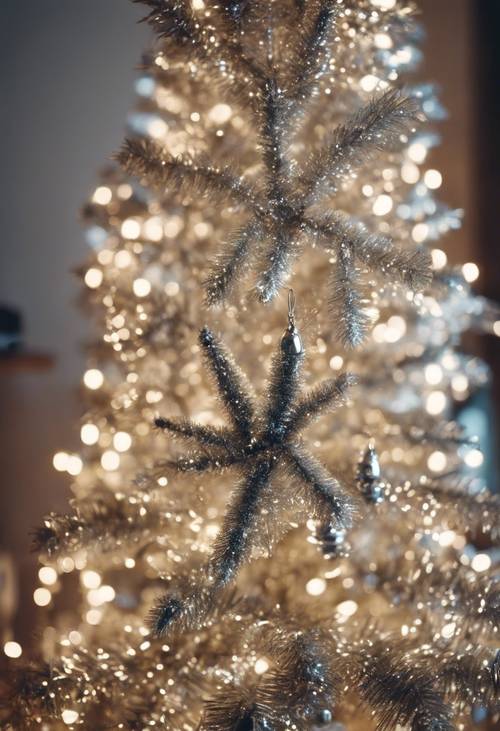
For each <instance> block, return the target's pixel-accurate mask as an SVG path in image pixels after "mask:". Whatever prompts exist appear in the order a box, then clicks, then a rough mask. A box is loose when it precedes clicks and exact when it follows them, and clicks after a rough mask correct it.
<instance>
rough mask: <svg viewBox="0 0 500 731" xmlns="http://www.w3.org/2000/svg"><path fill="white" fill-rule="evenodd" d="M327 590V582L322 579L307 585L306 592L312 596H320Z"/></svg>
mask: <svg viewBox="0 0 500 731" xmlns="http://www.w3.org/2000/svg"><path fill="white" fill-rule="evenodd" d="M325 589H326V581H325V580H324V579H321V578H319V577H318V578H315V579H310V580H309V581H308V582H307V584H306V591H307V593H308V594H310V595H311V596H319V595H320V594H323V592H324V591H325Z"/></svg>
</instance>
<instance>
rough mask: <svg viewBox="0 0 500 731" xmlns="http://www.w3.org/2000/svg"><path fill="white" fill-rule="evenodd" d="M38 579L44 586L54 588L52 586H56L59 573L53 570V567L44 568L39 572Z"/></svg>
mask: <svg viewBox="0 0 500 731" xmlns="http://www.w3.org/2000/svg"><path fill="white" fill-rule="evenodd" d="M38 577H39V579H40V581H41V582H42V584H47V586H52V584H55V583H56V581H57V571H56V570H55V569H53V568H52V566H42V568H41V569H40V570H39V572H38Z"/></svg>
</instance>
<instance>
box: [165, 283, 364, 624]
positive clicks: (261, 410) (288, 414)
mask: <svg viewBox="0 0 500 731" xmlns="http://www.w3.org/2000/svg"><path fill="white" fill-rule="evenodd" d="M199 341H200V344H201V347H202V349H203V352H204V354H205V360H206V363H207V366H208V368H209V370H210V371H211V373H212V375H213V377H214V380H215V383H216V385H217V390H218V392H219V397H220V401H221V403H222V405H223V407H224V410H225V411H226V413H227V416H228V418H229V420H230V422H231V424H230V426H228V427H222V428H218V427H212V426H205V425H200V424H197V423H194V422H192V421H189V420H184V419H171V418H162V417H160V418H157V419H156V420H155V423H156V426H157V427H159V428H160V429H164V430H165V431H168V432H170V433H171V434H174V435H176V436H178V437H181V438H182V439H185V440H186V441H190V442H194V443H195V444H196V445H197V448H196V449H195V450H194V451H192V452H189V453H188V454H186V455H185V456H181V457H180V458H178V459H177V460H175V461H173V462H171V463H170V466H171V467H172V468H174V469H175V470H177V471H179V472H205V471H207V470H212V471H216V470H222V469H225V468H232V469H234V470H235V471H237V472H239V473H240V475H241V476H242V478H241V481H240V483H239V484H238V485H237V487H236V489H235V490H234V493H233V495H232V496H231V498H230V501H229V506H228V509H227V512H226V515H225V517H224V520H223V523H222V526H221V528H220V531H219V533H218V536H217V537H216V540H215V545H214V548H213V552H212V555H211V557H210V559H209V562H208V567H207V571H206V576H207V584H206V587H205V589H200V588H193V590H192V591H191V590H189V591H188V596H187V597H173V596H171V595H167V596H166V597H164V598H162V599H161V600H160V602H159V603H158V606H157V608H156V610H155V612H154V614H153V626H154V630H155V632H156V633H158V634H162V633H164V632H165V631H166V630H167V629H168V628H169V626H170V625H171V624H172V623H173V622H174V621H175V620H181V621H182V622H183V623H184V624H185V625H186V626H192V625H193V624H195V623H196V621H197V620H198V619H199V618H200V616H203V615H204V614H205V613H206V612H207V611H208V609H209V607H210V601H211V599H212V598H213V597H214V596H215V594H216V593H217V592H218V591H219V590H221V589H222V588H223V587H224V586H226V585H227V584H228V583H229V582H231V581H232V580H233V579H234V578H235V576H236V574H237V573H238V571H239V569H240V567H241V565H242V564H243V563H244V561H245V560H246V559H247V558H248V557H249V555H250V553H251V549H252V545H253V543H254V540H255V537H256V534H255V531H256V529H257V524H258V519H259V515H260V511H261V508H262V502H263V499H265V498H268V496H269V491H270V490H271V491H272V490H274V480H275V478H277V477H278V475H279V473H281V476H282V477H283V475H285V480H284V481H282V484H281V485H280V487H279V492H278V491H276V493H274V494H275V496H276V497H277V498H278V497H279V500H281V501H286V500H287V495H286V489H287V482H288V484H289V485H290V483H291V481H299V482H300V483H301V484H302V485H303V486H304V487H305V488H306V489H307V490H308V491H309V492H310V495H311V497H312V503H311V504H312V505H313V508H314V517H315V519H316V520H317V521H318V525H319V526H320V529H319V530H318V537H319V540H321V535H323V534H324V532H325V526H333V527H337V528H339V529H345V528H347V527H349V526H350V524H351V522H352V512H353V504H352V502H351V499H350V497H349V496H348V495H347V494H346V492H345V491H344V490H343V488H342V486H341V485H340V483H339V482H338V480H337V479H335V477H333V476H332V475H331V474H330V473H329V472H328V471H327V469H326V468H325V467H324V466H323V465H322V464H321V463H320V462H319V461H318V460H317V459H316V458H315V457H314V456H313V455H312V454H311V453H310V452H309V451H308V450H307V449H306V448H305V446H304V445H303V444H302V442H301V440H300V438H299V432H300V431H301V430H302V429H303V428H304V427H305V426H306V425H307V424H308V423H309V422H311V421H312V420H313V419H314V418H315V417H317V416H318V415H319V414H320V413H322V412H324V411H325V410H327V409H333V408H336V407H338V406H340V405H342V404H343V403H345V400H346V394H347V390H348V388H349V386H350V385H351V384H352V383H353V382H354V378H353V376H351V375H349V374H343V375H341V376H340V377H338V378H335V379H330V380H326V381H323V382H322V383H320V384H319V385H318V386H317V387H316V388H314V389H313V390H312V391H310V392H308V393H306V394H305V395H302V396H300V395H299V391H300V376H301V370H302V364H303V361H304V355H305V352H304V347H303V344H302V339H301V337H300V334H299V332H298V330H297V328H296V326H295V318H294V298H293V293H292V292H291V293H290V296H289V322H288V328H287V329H286V331H285V333H284V334H283V337H282V338H281V342H280V345H279V348H278V350H277V352H276V354H275V356H274V359H273V362H272V366H271V372H270V377H269V381H268V386H267V394H266V398H265V399H264V400H263V403H262V404H260V405H257V404H256V403H255V400H254V397H253V395H252V390H251V387H250V386H249V384H248V383H247V381H246V378H245V376H244V375H243V373H242V372H241V371H240V369H239V368H238V366H237V365H236V363H235V362H234V359H233V358H232V356H231V354H230V353H229V352H228V351H227V350H226V349H225V347H224V345H223V343H222V342H221V341H220V340H219V339H218V338H217V337H216V336H215V335H214V334H213V333H212V332H211V331H210V330H209V329H208V328H206V327H205V328H203V329H202V331H201V333H200V337H199ZM283 482H284V484H283ZM279 500H278V503H279Z"/></svg>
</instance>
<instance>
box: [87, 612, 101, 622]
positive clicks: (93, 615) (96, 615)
mask: <svg viewBox="0 0 500 731" xmlns="http://www.w3.org/2000/svg"><path fill="white" fill-rule="evenodd" d="M85 619H86V620H87V623H88V624H92V625H96V624H99V622H100V621H101V619H102V611H101V610H100V609H89V611H88V612H87V614H86V615H85Z"/></svg>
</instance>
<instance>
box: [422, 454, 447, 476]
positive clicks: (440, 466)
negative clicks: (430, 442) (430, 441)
mask: <svg viewBox="0 0 500 731" xmlns="http://www.w3.org/2000/svg"><path fill="white" fill-rule="evenodd" d="M447 463H448V460H447V459H446V455H445V454H444V452H441V451H440V450H436V451H435V452H432V454H431V455H429V458H428V460H427V467H428V468H429V469H430V470H431V472H443V470H445V469H446V465H447Z"/></svg>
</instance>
